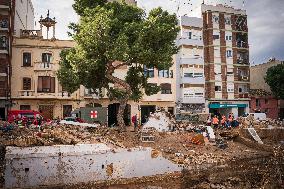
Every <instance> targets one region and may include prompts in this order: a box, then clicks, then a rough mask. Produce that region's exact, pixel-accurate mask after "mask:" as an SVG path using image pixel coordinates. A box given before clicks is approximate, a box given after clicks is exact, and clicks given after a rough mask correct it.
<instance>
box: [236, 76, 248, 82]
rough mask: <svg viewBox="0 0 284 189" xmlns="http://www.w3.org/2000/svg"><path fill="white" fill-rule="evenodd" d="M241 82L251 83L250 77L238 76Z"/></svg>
mask: <svg viewBox="0 0 284 189" xmlns="http://www.w3.org/2000/svg"><path fill="white" fill-rule="evenodd" d="M238 79H239V81H249V76H248V75H239V76H238Z"/></svg>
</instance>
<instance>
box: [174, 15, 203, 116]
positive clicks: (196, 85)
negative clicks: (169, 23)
mask: <svg viewBox="0 0 284 189" xmlns="http://www.w3.org/2000/svg"><path fill="white" fill-rule="evenodd" d="M179 23H180V33H179V35H178V39H177V46H178V47H179V48H180V50H179V53H178V54H177V55H175V58H174V59H175V61H176V62H177V66H176V73H177V78H176V80H177V85H176V87H177V90H176V91H177V95H176V96H177V99H176V101H177V105H178V106H177V107H178V108H177V112H193V113H202V112H205V76H204V51H203V33H202V31H203V30H202V28H203V22H202V19H201V18H195V17H187V16H182V17H181V18H180V22H179Z"/></svg>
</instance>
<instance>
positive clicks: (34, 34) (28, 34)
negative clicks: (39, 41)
mask: <svg viewBox="0 0 284 189" xmlns="http://www.w3.org/2000/svg"><path fill="white" fill-rule="evenodd" d="M20 37H22V38H42V33H41V31H40V30H21V33H20Z"/></svg>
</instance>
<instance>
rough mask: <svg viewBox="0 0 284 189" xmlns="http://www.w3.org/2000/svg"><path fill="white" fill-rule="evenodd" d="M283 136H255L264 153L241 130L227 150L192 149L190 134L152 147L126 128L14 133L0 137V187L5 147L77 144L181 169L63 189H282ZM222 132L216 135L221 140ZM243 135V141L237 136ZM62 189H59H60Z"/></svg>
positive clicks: (161, 137) (159, 136)
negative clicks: (138, 151) (157, 157)
mask: <svg viewBox="0 0 284 189" xmlns="http://www.w3.org/2000/svg"><path fill="white" fill-rule="evenodd" d="M283 131H284V130H277V131H274V130H273V131H266V130H259V132H260V136H261V137H263V139H264V142H265V143H267V144H269V145H266V148H262V147H261V148H259V145H258V144H257V143H256V142H255V141H253V140H252V138H250V137H249V135H247V134H242V133H246V132H245V131H244V130H242V132H240V129H234V130H230V131H229V133H238V134H237V135H232V137H227V139H223V141H224V142H225V144H226V146H227V147H226V148H225V149H221V148H219V147H218V145H216V144H214V143H210V142H208V141H206V142H205V144H204V145H196V144H192V143H191V141H190V138H192V137H193V136H194V135H196V133H194V132H186V131H181V132H178V131H177V132H168V133H158V132H155V133H154V135H155V142H153V143H151V142H149V143H143V142H141V140H140V134H139V132H134V131H133V127H128V128H127V131H126V132H119V131H118V130H117V129H110V128H100V129H94V128H93V129H86V128H81V127H76V126H52V125H47V126H44V127H42V128H41V129H40V130H39V129H38V128H30V129H27V128H13V129H11V130H9V131H5V132H3V131H0V162H1V165H0V172H1V175H0V176H1V178H0V182H1V185H2V186H3V183H4V174H3V173H4V165H5V162H4V156H5V146H19V147H27V146H43V145H47V146H49V145H56V144H65V145H73V144H77V143H87V144H92V143H99V142H103V143H106V144H108V145H110V146H112V147H114V148H116V147H119V148H121V147H122V148H127V149H128V148H132V147H137V146H143V147H152V148H153V149H156V150H157V151H158V153H160V154H162V155H163V156H164V157H166V158H167V159H169V160H171V161H173V162H174V163H179V164H181V166H183V167H184V171H183V172H182V173H181V174H174V175H160V176H154V177H147V178H139V179H135V178H134V179H130V180H119V181H108V182H103V183H92V184H88V183H85V184H80V185H77V186H66V187H63V188H106V189H126V188H129V189H130V188H131V189H132V188H137V189H140V188H141V189H162V188H169V189H175V188H176V189H179V188H181V189H183V188H284V183H283V180H284V155H283V154H284V149H283V145H282V147H281V145H280V143H281V141H282V140H284V134H283V133H284V132H283ZM222 132H224V131H223V130H217V131H216V133H217V135H218V133H220V134H222ZM226 132H227V131H226ZM240 133H241V135H240ZM58 188H62V187H58Z"/></svg>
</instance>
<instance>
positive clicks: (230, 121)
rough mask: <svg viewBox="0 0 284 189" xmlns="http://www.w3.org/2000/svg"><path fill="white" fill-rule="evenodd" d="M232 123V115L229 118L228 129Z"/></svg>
mask: <svg viewBox="0 0 284 189" xmlns="http://www.w3.org/2000/svg"><path fill="white" fill-rule="evenodd" d="M232 122H233V115H232V114H231V113H230V114H229V117H228V124H227V127H228V128H231V126H232Z"/></svg>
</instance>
